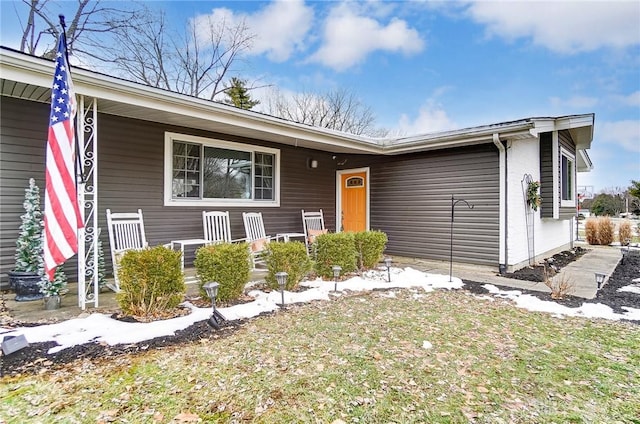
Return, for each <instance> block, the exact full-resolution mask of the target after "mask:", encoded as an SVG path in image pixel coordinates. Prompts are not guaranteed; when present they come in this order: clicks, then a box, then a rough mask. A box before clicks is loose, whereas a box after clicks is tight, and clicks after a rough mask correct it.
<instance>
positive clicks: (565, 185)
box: [560, 149, 576, 207]
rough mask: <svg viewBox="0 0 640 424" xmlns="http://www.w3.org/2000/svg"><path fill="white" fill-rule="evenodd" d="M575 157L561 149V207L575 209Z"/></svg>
mask: <svg viewBox="0 0 640 424" xmlns="http://www.w3.org/2000/svg"><path fill="white" fill-rule="evenodd" d="M575 161H576V159H575V156H573V155H571V154H570V153H569V152H567V151H566V150H564V149H560V199H561V206H563V207H573V206H575V205H576V202H575V183H576V182H575V172H576V170H575Z"/></svg>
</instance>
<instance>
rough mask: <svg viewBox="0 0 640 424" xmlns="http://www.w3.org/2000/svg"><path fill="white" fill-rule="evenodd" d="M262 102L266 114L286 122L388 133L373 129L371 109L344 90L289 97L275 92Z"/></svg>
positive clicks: (369, 133) (358, 131) (373, 134)
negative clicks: (286, 120)
mask: <svg viewBox="0 0 640 424" xmlns="http://www.w3.org/2000/svg"><path fill="white" fill-rule="evenodd" d="M265 103H266V105H265V112H266V113H268V114H270V115H274V116H278V117H280V118H284V119H288V120H290V121H295V122H300V123H304V124H309V125H313V126H316V127H321V128H328V129H333V130H338V131H343V132H348V133H351V134H355V135H369V136H374V137H383V136H385V135H386V134H387V133H388V130H386V129H383V128H376V127H375V119H376V118H375V114H374V113H373V110H372V109H371V108H370V107H369V106H366V105H365V104H363V103H362V102H361V101H360V99H359V98H358V97H357V96H356V95H355V94H354V93H353V92H352V91H349V90H346V89H337V90H331V91H328V92H326V93H324V94H314V93H309V92H302V93H296V94H294V95H293V96H291V97H286V96H285V95H284V94H282V93H281V92H280V91H278V90H275V91H274V94H273V95H272V96H270V97H269V98H268V99H267V100H266V102H265Z"/></svg>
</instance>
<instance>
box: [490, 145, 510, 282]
mask: <svg viewBox="0 0 640 424" xmlns="http://www.w3.org/2000/svg"><path fill="white" fill-rule="evenodd" d="M493 144H495V145H496V147H497V148H498V152H499V160H498V162H499V164H500V171H499V172H500V183H499V186H500V188H501V189H500V191H499V193H500V198H499V204H500V206H499V222H500V230H499V239H500V252H499V255H498V256H499V264H498V269H499V271H500V274H504V273H506V272H507V266H508V264H509V249H508V246H509V244H508V241H509V231H508V226H507V217H508V208H507V199H508V195H507V194H508V191H507V189H508V188H509V186H508V183H507V171H508V168H507V149H506V148H505V146H504V145H503V144H502V142H501V141H500V136H499V134H498V133H494V134H493Z"/></svg>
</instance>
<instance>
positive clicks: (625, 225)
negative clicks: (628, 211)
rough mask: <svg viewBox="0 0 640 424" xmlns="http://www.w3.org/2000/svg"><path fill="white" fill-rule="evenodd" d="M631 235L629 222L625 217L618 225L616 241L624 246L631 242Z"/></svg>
mask: <svg viewBox="0 0 640 424" xmlns="http://www.w3.org/2000/svg"><path fill="white" fill-rule="evenodd" d="M631 236H632V234H631V222H630V221H629V220H628V219H625V220H624V221H622V222H620V224H619V225H618V241H619V242H620V244H621V245H623V246H626V245H628V244H629V243H630V242H631Z"/></svg>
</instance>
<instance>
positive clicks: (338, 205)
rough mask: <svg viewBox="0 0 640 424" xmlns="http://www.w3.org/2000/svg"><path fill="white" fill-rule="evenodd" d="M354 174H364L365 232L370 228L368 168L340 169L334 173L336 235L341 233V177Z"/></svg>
mask: <svg viewBox="0 0 640 424" xmlns="http://www.w3.org/2000/svg"><path fill="white" fill-rule="evenodd" d="M356 172H364V173H365V180H366V184H365V193H366V200H365V202H366V203H367V218H366V220H367V223H366V228H365V229H366V230H367V231H369V229H370V228H371V226H370V222H369V213H370V211H371V204H370V201H369V187H370V186H371V184H370V182H369V179H370V178H369V167H368V166H367V167H365V168H354V169H341V170H339V171H336V233H339V232H342V219H341V217H342V184H341V181H342V175H344V174H355V173H356Z"/></svg>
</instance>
